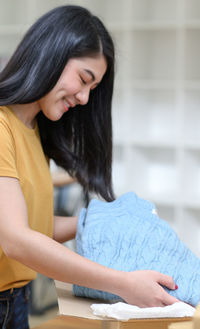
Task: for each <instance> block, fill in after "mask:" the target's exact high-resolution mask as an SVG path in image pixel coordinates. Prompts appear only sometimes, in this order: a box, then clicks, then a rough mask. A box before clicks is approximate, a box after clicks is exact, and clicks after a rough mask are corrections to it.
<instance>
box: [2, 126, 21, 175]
mask: <svg viewBox="0 0 200 329" xmlns="http://www.w3.org/2000/svg"><path fill="white" fill-rule="evenodd" d="M0 176H9V177H16V178H18V173H17V168H16V153H15V142H14V138H13V135H12V132H11V130H10V128H9V126H8V125H7V123H6V122H4V121H3V120H0Z"/></svg>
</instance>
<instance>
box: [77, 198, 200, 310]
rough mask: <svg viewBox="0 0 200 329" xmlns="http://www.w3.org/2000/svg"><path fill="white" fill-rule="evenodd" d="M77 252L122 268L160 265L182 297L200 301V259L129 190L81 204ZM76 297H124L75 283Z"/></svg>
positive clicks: (174, 293) (156, 266)
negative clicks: (86, 206) (104, 199)
mask: <svg viewBox="0 0 200 329" xmlns="http://www.w3.org/2000/svg"><path fill="white" fill-rule="evenodd" d="M76 242H77V252H78V253H79V254H80V255H82V256H84V257H86V258H89V259H91V260H93V261H95V262H97V263H100V264H102V265H105V266H108V267H110V268H113V269H117V270H123V271H135V270H156V271H159V272H161V273H164V274H168V275H171V276H172V277H173V279H174V281H175V283H176V284H177V285H178V289H177V290H168V289H166V288H165V289H166V290H167V291H168V292H169V293H170V294H171V295H173V296H175V297H177V298H178V299H179V300H181V301H184V302H187V303H189V304H191V305H193V306H196V305H197V304H198V302H200V259H199V258H198V257H197V256H195V255H194V254H193V253H192V251H191V250H190V249H189V248H188V247H187V246H186V245H185V244H184V243H183V242H182V241H181V240H180V239H179V238H178V236H177V234H176V233H175V232H174V230H173V229H172V228H171V227H170V226H169V224H168V223H167V222H166V221H164V220H162V219H160V218H159V217H158V216H157V215H156V213H155V206H154V205H153V204H152V203H150V202H149V201H146V200H143V199H141V198H139V197H138V196H137V195H136V194H135V193H133V192H129V193H127V194H124V195H122V196H121V197H119V198H118V199H117V200H115V201H113V202H104V201H100V200H95V199H93V200H92V201H91V202H90V203H89V206H88V209H85V208H84V209H82V210H81V213H80V216H79V220H78V227H77V234H76ZM73 292H74V294H75V295H76V296H85V297H90V298H100V299H104V300H115V301H116V300H121V298H120V297H118V296H115V295H112V294H110V293H107V292H103V291H99V290H94V289H89V288H85V287H80V286H77V285H74V286H73Z"/></svg>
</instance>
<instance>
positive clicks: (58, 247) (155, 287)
mask: <svg viewBox="0 0 200 329" xmlns="http://www.w3.org/2000/svg"><path fill="white" fill-rule="evenodd" d="M0 241H1V246H2V248H3V250H4V252H5V254H6V255H7V256H8V257H11V258H13V259H16V260H17V261H19V262H21V263H23V264H25V265H27V266H29V267H30V268H32V269H34V270H36V271H38V272H40V273H42V274H44V275H46V276H49V277H51V278H53V279H57V280H60V281H64V282H69V283H76V284H78V285H83V286H86V287H89V288H95V289H100V290H105V291H108V292H111V293H114V294H117V295H119V296H121V297H122V298H124V299H125V300H126V301H127V302H128V303H131V304H135V305H138V306H143V307H144V306H163V305H168V304H172V303H174V302H176V301H177V300H176V299H175V298H174V297H172V296H170V295H169V294H167V293H166V292H165V291H164V289H163V288H162V287H161V286H160V284H163V285H166V286H167V287H169V288H170V289H174V288H175V284H174V282H173V280H172V278H171V277H169V276H166V275H163V274H160V273H158V272H154V271H135V272H130V273H128V272H122V271H116V270H112V269H109V268H106V267H104V266H101V265H99V264H96V263H94V262H92V261H90V260H87V259H85V258H83V257H82V256H79V255H78V254H76V253H74V252H73V251H71V250H69V249H68V248H66V247H65V246H63V245H62V244H60V243H58V242H56V241H54V240H53V239H50V238H48V237H47V236H45V235H43V234H41V233H39V232H36V231H33V230H31V229H30V227H29V225H28V219H27V210H26V204H25V201H24V197H23V194H22V191H21V188H20V185H19V182H18V180H17V179H14V178H9V177H0ZM159 283H160V284H159Z"/></svg>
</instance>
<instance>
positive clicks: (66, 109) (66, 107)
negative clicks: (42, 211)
mask: <svg viewBox="0 0 200 329" xmlns="http://www.w3.org/2000/svg"><path fill="white" fill-rule="evenodd" d="M63 105H64V109H65V111H68V110H69V108H70V105H69V104H68V103H67V102H66V100H65V99H64V100H63Z"/></svg>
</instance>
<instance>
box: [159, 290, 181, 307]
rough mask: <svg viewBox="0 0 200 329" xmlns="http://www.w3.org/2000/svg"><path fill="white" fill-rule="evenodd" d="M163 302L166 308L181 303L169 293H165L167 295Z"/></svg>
mask: <svg viewBox="0 0 200 329" xmlns="http://www.w3.org/2000/svg"><path fill="white" fill-rule="evenodd" d="M162 302H163V304H164V305H165V306H166V305H171V304H174V303H177V302H180V300H178V299H177V298H175V297H174V296H171V295H170V294H168V293H167V292H165V294H164V296H163V300H162Z"/></svg>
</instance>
